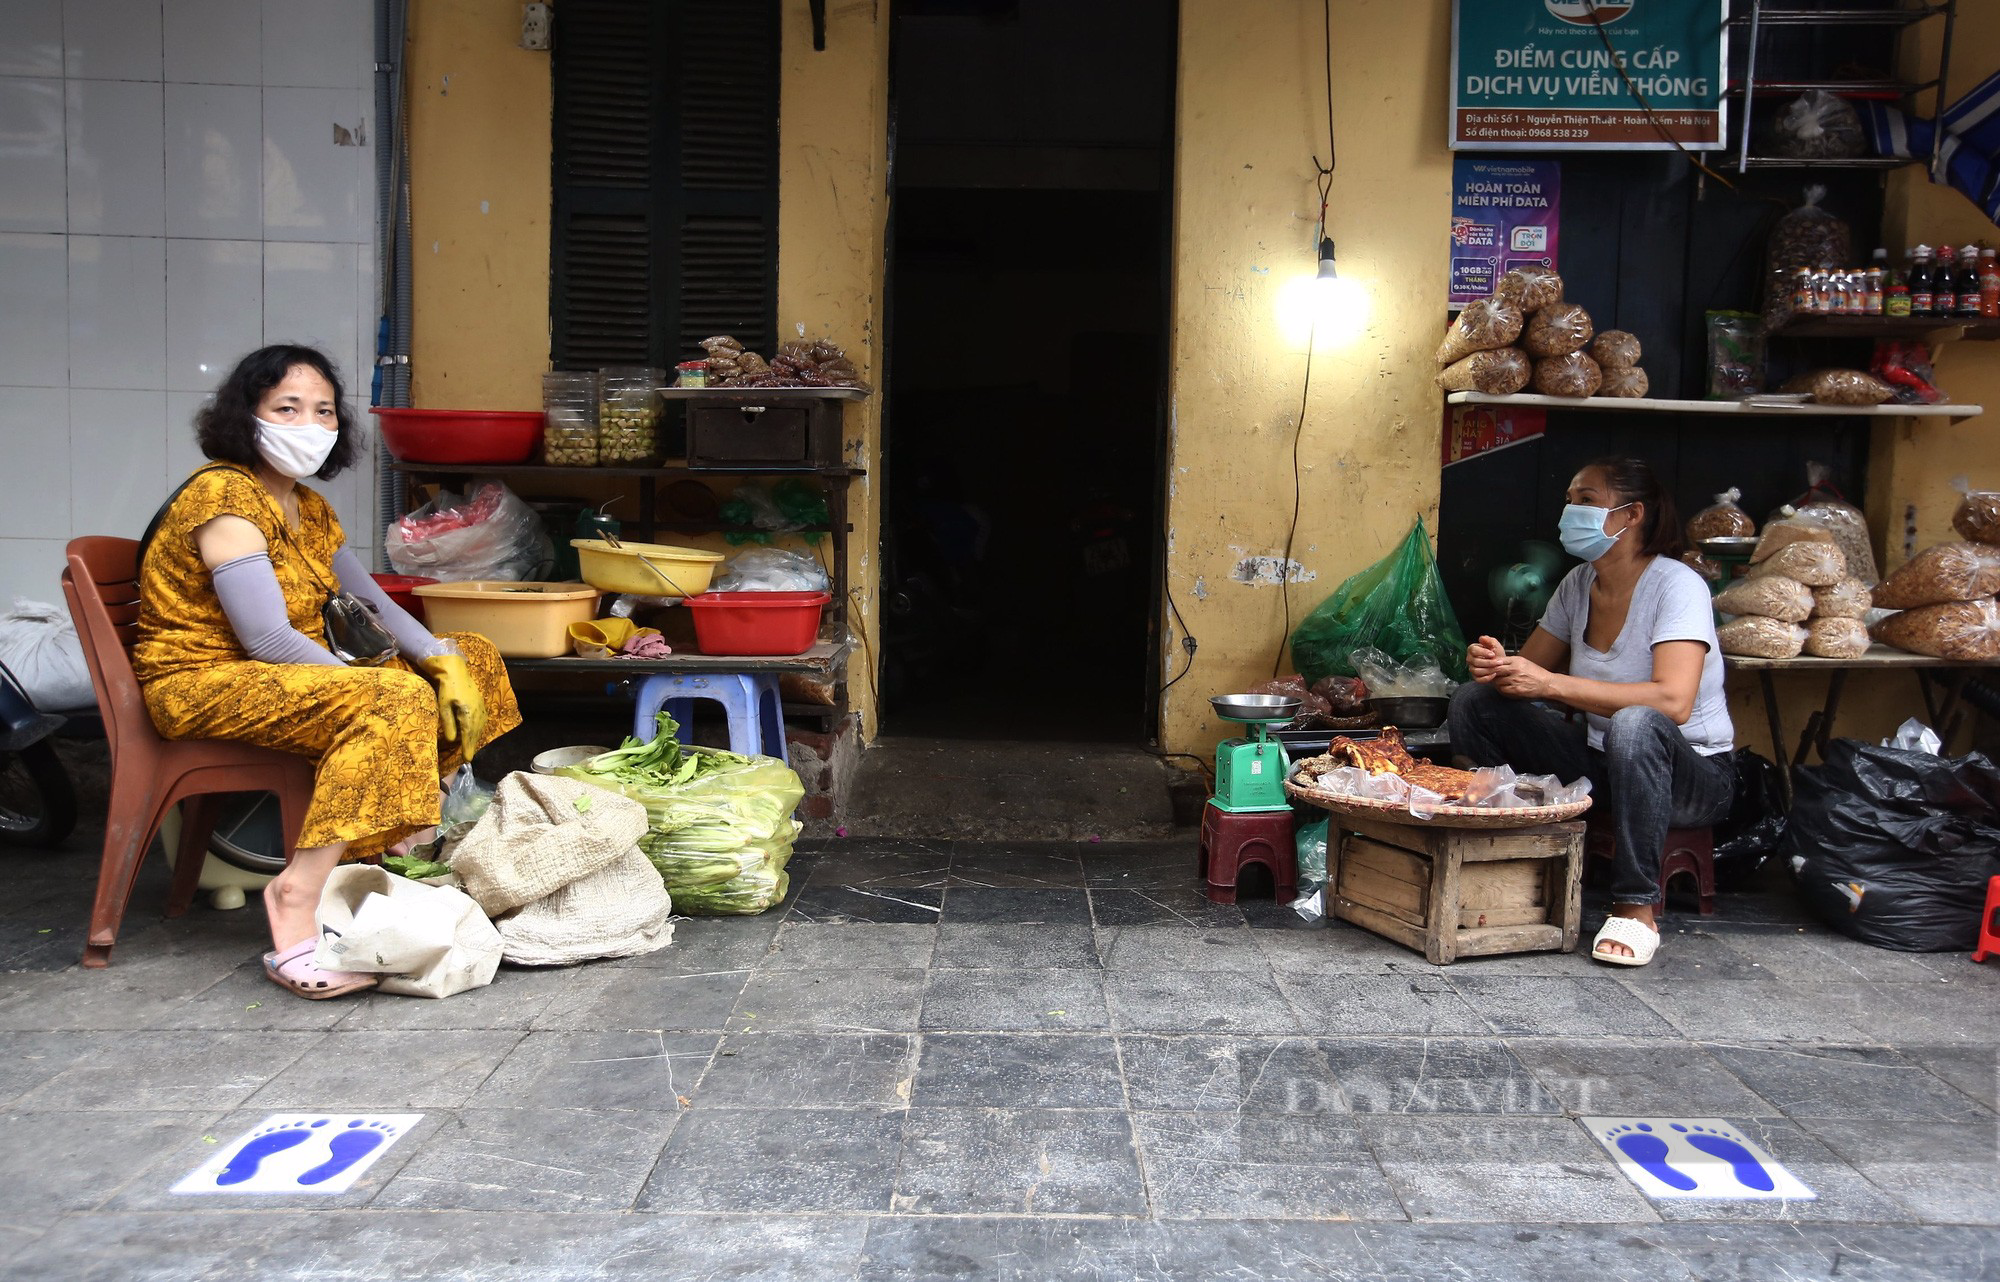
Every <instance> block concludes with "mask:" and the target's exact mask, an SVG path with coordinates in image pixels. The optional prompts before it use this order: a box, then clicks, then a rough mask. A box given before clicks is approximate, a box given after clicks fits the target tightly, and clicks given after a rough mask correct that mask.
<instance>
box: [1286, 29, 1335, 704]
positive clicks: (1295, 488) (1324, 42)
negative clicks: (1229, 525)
mask: <svg viewBox="0 0 2000 1282" xmlns="http://www.w3.org/2000/svg"><path fill="white" fill-rule="evenodd" d="M1320 48H1321V50H1322V51H1323V53H1324V54H1325V58H1326V163H1325V164H1321V163H1320V160H1319V154H1318V153H1317V152H1315V153H1314V154H1313V158H1312V162H1313V181H1314V184H1315V185H1316V186H1317V187H1318V188H1319V225H1318V226H1317V227H1315V228H1314V235H1313V247H1314V248H1313V252H1314V257H1315V261H1317V257H1318V253H1319V246H1321V245H1323V244H1325V243H1326V242H1327V240H1328V237H1327V234H1326V209H1327V205H1328V203H1329V202H1330V201H1331V200H1332V197H1333V171H1334V168H1335V166H1337V165H1338V164H1339V163H1340V156H1339V153H1338V152H1337V151H1336V150H1335V148H1334V141H1333V0H1321V5H1320ZM1310 315H1311V319H1310V320H1309V321H1308V322H1307V325H1306V369H1305V376H1304V377H1303V378H1302V379H1301V380H1300V382H1299V416H1298V418H1297V420H1296V421H1294V422H1293V424H1292V523H1291V525H1290V526H1289V527H1287V529H1286V530H1285V555H1284V557H1283V558H1282V559H1281V560H1280V561H1279V562H1278V593H1279V596H1280V597H1281V598H1282V599H1283V601H1284V610H1285V627H1284V631H1282V632H1280V633H1279V634H1278V648H1277V651H1276V653H1274V654H1273V655H1272V656H1271V678H1272V680H1276V679H1277V676H1278V672H1279V670H1280V669H1281V668H1283V667H1284V664H1285V647H1286V646H1287V645H1289V644H1290V643H1291V639H1292V548H1293V546H1294V545H1295V544H1296V543H1297V541H1298V537H1299V509H1300V507H1301V506H1302V503H1303V499H1304V495H1303V489H1304V485H1303V483H1302V481H1301V480H1300V477H1299V440H1300V438H1301V437H1303V436H1304V435H1305V431H1306V409H1307V405H1308V403H1309V402H1310V400H1311V397H1312V376H1313V348H1314V347H1315V346H1317V345H1318V343H1319V309H1318V308H1312V309H1310Z"/></svg>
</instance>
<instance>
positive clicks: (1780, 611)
mask: <svg viewBox="0 0 2000 1282" xmlns="http://www.w3.org/2000/svg"><path fill="white" fill-rule="evenodd" d="M1715 608H1716V609H1718V610H1720V611H1722V613H1724V614H1737V615H1756V616H1758V617H1760V618H1765V619H1782V620H1783V621H1784V622H1786V623H1804V622H1805V621H1806V620H1807V619H1809V618H1811V617H1812V608H1813V595H1812V589H1811V588H1809V587H1807V586H1806V585H1805V584H1803V583H1801V582H1799V581H1798V580H1797V579H1788V578H1786V577H1785V576H1784V575H1782V574H1767V575H1765V576H1764V577H1763V578H1761V579H1738V580H1737V581H1736V582H1734V583H1732V584H1730V585H1729V586H1728V587H1726V588H1724V589H1723V590H1722V592H1721V593H1720V594H1719V595H1718V596H1717V597H1716V598H1715ZM1794 653H1797V652H1796V651H1794Z"/></svg>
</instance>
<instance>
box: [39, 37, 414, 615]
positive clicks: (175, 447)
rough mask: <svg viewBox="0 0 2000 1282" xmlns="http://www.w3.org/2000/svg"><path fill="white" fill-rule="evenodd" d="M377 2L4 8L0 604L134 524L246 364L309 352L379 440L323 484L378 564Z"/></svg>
mask: <svg viewBox="0 0 2000 1282" xmlns="http://www.w3.org/2000/svg"><path fill="white" fill-rule="evenodd" d="M373 22H374V6H373V5H372V4H371V3H369V0H0V608H4V606H5V604H6V602H7V601H8V599H10V598H11V597H13V596H16V595H20V596H29V597H33V598H36V599H38V600H43V601H55V602H60V600H61V599H62V598H61V594H60V589H59V588H58V586H57V575H58V574H59V573H60V572H61V564H62V548H63V543H64V541H65V540H67V539H69V538H71V537H74V536H75V535H79V534H122V535H126V536H130V537H136V536H137V535H138V534H139V532H140V531H141V530H142V529H143V528H144V527H145V524H146V521H147V519H148V518H149V517H150V516H151V515H152V513H153V511H154V509H155V508H156V507H158V505H159V503H160V501H161V499H163V498H165V497H166V494H167V492H168V490H169V489H170V488H171V486H172V485H173V484H174V483H175V482H176V481H178V480H179V479H180V478H181V477H183V476H185V475H186V474H187V473H188V471H189V470H191V469H192V468H194V467H195V466H196V465H197V464H199V463H200V462H201V454H200V451H199V450H198V449H196V447H195V444H194V429H193V426H192V419H193V416H194V413H195V411H196V410H197V409H199V408H200V407H201V405H202V402H203V401H204V399H205V398H206V395H207V393H208V392H209V391H210V390H211V389H213V388H214V386H215V384H216V383H217V382H219V381H220V380H221V378H222V376H223V375H224V374H225V373H227V372H228V370H229V368H230V367H231V366H232V365H233V364H234V363H235V362H236V360H237V358H238V357H240V356H242V355H243V354H244V353H245V352H248V351H250V350H251V349H252V348H255V347H257V346H259V345H261V344H263V343H270V342H303V343H311V344H314V345H315V346H318V347H320V348H321V349H322V350H324V351H325V352H326V353H327V355H329V356H330V357H332V358H333V361H334V363H335V364H336V365H337V366H338V367H339V369H340V372H341V375H342V377H343V379H344V381H345V382H346V385H347V394H348V399H349V401H350V407H351V408H352V409H353V410H354V411H355V413H356V415H357V416H358V418H359V419H360V421H361V424H362V427H363V429H364V432H365V433H366V435H367V436H368V438H369V441H370V442H371V445H370V456H369V457H368V458H367V459H364V461H363V463H362V465H361V466H359V467H357V468H355V469H353V470H352V471H349V472H347V473H345V474H343V475H341V476H340V477H338V478H336V479H334V480H333V481H330V482H314V484H315V485H317V486H319V488H320V489H321V491H322V492H323V493H325V494H326V496H327V497H328V499H330V500H331V501H332V502H333V504H334V506H335V508H336V509H337V510H338V511H339V513H340V517H341V521H342V523H343V524H345V525H346V527H347V531H348V541H349V543H350V545H351V546H353V547H354V548H355V549H356V550H357V551H358V552H359V553H360V554H361V555H362V558H363V560H364V561H368V562H370V563H372V561H373V555H374V554H373V548H374V545H375V544H376V542H377V541H378V540H379V537H380V533H379V531H378V530H377V528H376V515H375V486H374V463H373V446H372V442H373V439H374V429H373V422H372V420H371V419H369V417H368V415H367V413H366V408H367V403H368V378H369V375H370V373H371V368H370V365H369V364H368V363H366V361H367V360H368V359H369V358H372V355H373V345H374V332H375V315H376V306H377V305H376V298H375V246H374V240H375V160H374V153H373V147H374V143H375V136H376V130H375V120H374V88H373V85H374V79H373V66H374V34H373V30H374V29H373Z"/></svg>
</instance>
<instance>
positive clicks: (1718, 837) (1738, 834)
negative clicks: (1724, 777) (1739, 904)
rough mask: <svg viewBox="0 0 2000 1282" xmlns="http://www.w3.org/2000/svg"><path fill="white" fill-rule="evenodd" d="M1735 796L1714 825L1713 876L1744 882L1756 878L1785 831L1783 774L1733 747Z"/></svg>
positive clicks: (1742, 749)
mask: <svg viewBox="0 0 2000 1282" xmlns="http://www.w3.org/2000/svg"><path fill="white" fill-rule="evenodd" d="M1735 760H1736V799H1735V800H1734V801H1732V802H1731V803H1730V805H1729V817H1728V818H1726V819H1724V820H1723V821H1722V822H1721V823H1719V824H1717V825H1715V879H1716V881H1717V882H1720V883H1726V884H1729V885H1743V884H1745V883H1748V882H1751V881H1753V880H1755V879H1756V876H1757V874H1758V873H1760V872H1762V871H1763V870H1764V869H1765V867H1766V866H1767V865H1768V864H1769V863H1770V860H1771V856H1772V855H1773V854H1775V853H1777V849H1778V837H1779V834H1781V833H1782V832H1784V830H1785V793H1784V777H1783V776H1782V775H1780V774H1779V773H1778V768H1777V767H1776V766H1774V765H1772V764H1771V763H1770V762H1769V761H1767V760H1765V759H1764V758H1763V757H1761V756H1759V755H1757V754H1756V753H1755V752H1752V751H1751V750H1750V749H1748V748H1738V749H1737V750H1736V758H1735Z"/></svg>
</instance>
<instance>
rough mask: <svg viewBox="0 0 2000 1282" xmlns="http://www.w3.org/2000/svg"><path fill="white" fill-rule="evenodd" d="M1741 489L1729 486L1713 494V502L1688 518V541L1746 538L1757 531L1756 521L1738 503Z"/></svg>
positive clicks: (1741, 494)
mask: <svg viewBox="0 0 2000 1282" xmlns="http://www.w3.org/2000/svg"><path fill="white" fill-rule="evenodd" d="M1742 497H1743V491H1742V490H1739V489H1737V488H1736V487H1735V486H1733V485H1732V486H1730V487H1729V488H1728V489H1726V490H1724V491H1723V492H1722V493H1720V494H1718V495H1716V496H1715V502H1714V503H1712V504H1711V505H1709V506H1708V507H1705V508H1703V509H1702V510H1701V511H1699V512H1696V513H1695V514H1694V515H1693V516H1691V517H1689V518H1688V523H1687V537H1688V542H1690V543H1699V542H1701V541H1702V540H1703V539H1747V538H1749V537H1750V536H1751V535H1753V534H1755V533H1756V532H1757V522H1756V521H1754V520H1752V519H1751V517H1750V514H1749V513H1748V512H1745V511H1744V510H1743V509H1742V507H1741V506H1739V504H1738V500H1740V499H1741V498H1742Z"/></svg>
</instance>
